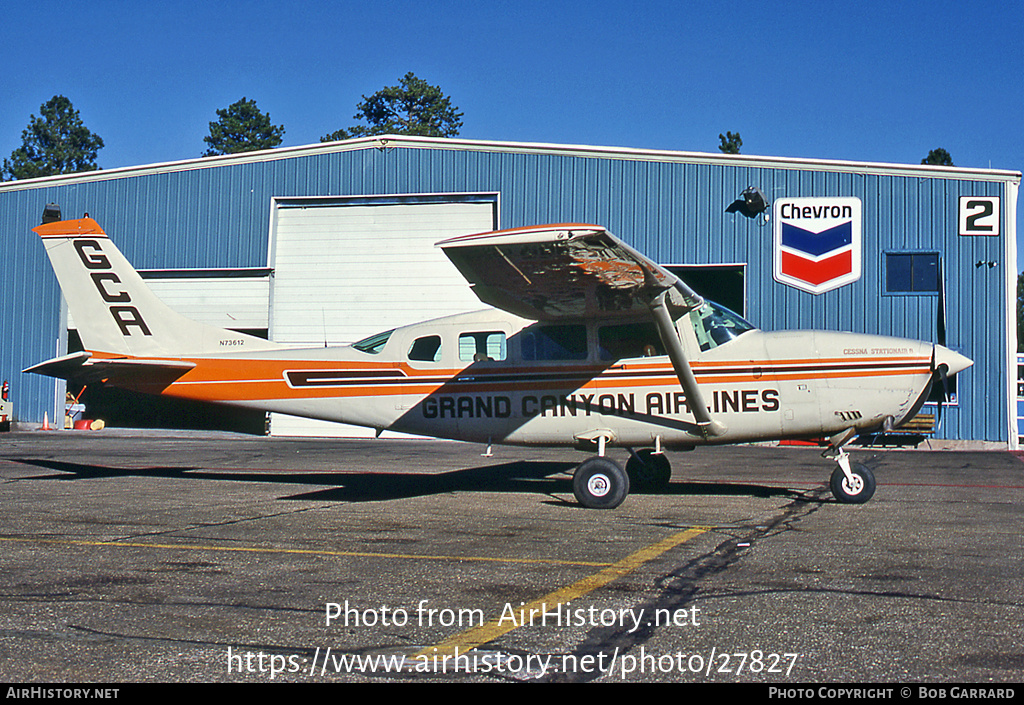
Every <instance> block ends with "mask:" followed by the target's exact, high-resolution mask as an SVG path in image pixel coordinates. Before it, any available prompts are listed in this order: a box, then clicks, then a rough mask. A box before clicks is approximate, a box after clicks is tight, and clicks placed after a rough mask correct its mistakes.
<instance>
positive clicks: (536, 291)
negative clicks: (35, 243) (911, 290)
mask: <svg viewBox="0 0 1024 705" xmlns="http://www.w3.org/2000/svg"><path fill="white" fill-rule="evenodd" d="M34 231H35V232H36V233H38V234H39V236H40V237H41V238H42V240H43V244H44V245H45V247H46V252H47V254H48V255H49V257H50V261H51V262H52V264H53V268H54V271H55V272H56V274H57V278H58V280H59V282H60V286H61V288H62V289H63V291H64V295H65V297H66V298H67V301H68V304H69V306H70V308H71V312H72V314H73V316H74V319H75V323H76V324H77V326H78V329H79V334H80V336H81V339H82V343H83V346H84V348H85V349H84V350H83V351H81V352H76V353H72V354H70V355H66V356H63V357H59V358H56V359H53V360H49V361H47V362H43V363H40V364H38V365H35V366H33V367H30V368H29V369H28V370H26V371H27V372H35V373H38V374H44V375H50V376H52V377H58V378H63V379H69V378H72V379H75V380H81V381H83V382H86V381H96V380H101V381H103V382H105V383H107V384H111V385H114V386H117V387H123V388H126V389H131V390H135V391H140V392H147V393H153V394H165V395H168V396H172V397H181V398H186V399H197V400H202V401H208V402H215V403H220V404H229V405H234V406H239V407H247V408H250V409H261V410H266V411H277V412H283V413H286V414H293V415H297V416H305V417H310V418H316V419H326V420H329V421H339V422H343V423H348V424H356V425H360V426H366V427H371V428H374V429H377V431H378V433H379V432H380V431H382V430H384V429H388V430H393V431H402V432H406V433H413V434H420V435H429V436H436V437H440V438H450V439H456V440H464V441H473V442H480V443H487V444H488V445H490V444H491V443H503V444H517V445H548V446H571V447H576V448H578V449H590V450H592V451H596V456H594V457H591V458H589V459H587V460H585V461H584V462H583V463H581V464H580V465H579V466H578V468H577V469H576V471H575V473H574V478H573V491H574V494H575V495H576V498H577V499H578V500H579V502H580V503H581V504H583V505H584V506H587V507H595V508H612V507H616V506H618V505H619V504H620V503H621V502H622V501H623V499H625V497H626V495H627V494H628V492H629V487H630V483H631V482H632V483H633V484H634V485H639V486H646V487H652V488H657V487H659V486H663V485H664V484H665V483H667V482H668V480H669V475H670V468H669V463H668V460H667V459H666V458H665V455H664V451H665V450H666V449H685V450H690V449H692V448H693V447H694V446H697V445H703V444H725V443H742V442H750V441H767V440H778V439H786V438H823V437H828V438H829V442H830V445H829V448H828V450H826V455H830V456H831V457H833V458H834V460H835V461H836V462H837V463H838V467H837V468H836V469H835V471H834V472H833V474H832V478H831V487H832V492H833V493H834V494H835V496H836V498H837V499H838V500H839V501H841V502H850V503H860V502H866V501H867V500H868V499H870V498H871V495H872V494H873V493H874V489H875V480H874V477H873V475H872V473H871V471H870V470H869V469H868V468H866V467H864V466H863V465H859V464H853V463H851V462H850V458H849V456H848V455H847V453H846V452H845V451H844V450H843V445H844V444H846V443H847V442H848V441H850V440H851V439H852V438H853V437H854V436H856V435H857V434H858V433H861V432H866V431H870V430H877V429H882V428H892V427H896V426H899V425H900V424H901V423H903V422H904V421H906V420H907V419H909V418H911V417H912V416H913V415H914V414H916V413H917V411H918V409H919V408H920V407H921V405H922V404H923V403H924V401H925V399H926V398H927V397H928V393H929V389H930V387H931V385H932V381H933V379H934V378H944V377H945V376H946V375H952V374H956V373H957V372H959V371H961V370H963V369H965V368H966V367H968V366H970V365H971V364H972V363H971V361H970V360H968V359H967V358H965V357H964V356H962V355H959V354H958V353H955V352H953V351H951V350H949V349H947V348H945V347H943V346H941V345H933V344H932V343H928V342H921V341H916V340H906V339H901V338H888V337H881V336H873V335H860V334H854V333H838V332H826V331H788V332H787V331H783V332H775V333H770V332H762V331H760V330H757V329H755V328H754V327H753V326H752V325H750V324H749V323H747V322H746V321H744V320H743V319H742V318H740V317H739V316H737V315H736V314H734V313H732V312H730V311H728V310H726V309H723V308H721V307H719V306H718V305H716V304H714V303H712V302H711V301H705V300H704V299H703V298H702V297H700V296H698V295H697V294H696V293H695V292H694V291H693V290H691V289H690V288H689V287H688V286H687V285H686V284H684V283H683V282H682V281H680V280H679V279H678V278H677V277H676V276H675V275H674V274H672V273H671V272H669V271H668V270H666V269H664V268H663V267H661V266H659V265H657V264H655V263H654V262H652V261H651V260H650V259H648V258H646V257H644V256H643V255H641V254H640V253H638V252H636V251H635V250H634V249H632V248H631V247H629V246H628V245H626V244H625V243H623V242H622V241H621V240H619V239H617V238H616V237H615V236H614V235H612V234H611V233H609V232H608V231H607V230H605V229H604V228H602V227H600V226H597V225H585V224H563V225H545V226H540V227H527V228H516V229H513V230H503V231H497V232H491V233H481V234H478V235H466V236H463V237H456V238H452V239H449V240H445V241H443V242H440V243H438V245H439V246H440V247H441V248H442V249H443V250H444V252H445V254H446V255H447V256H448V257H449V258H450V259H451V261H452V262H453V263H454V264H455V266H456V267H457V268H458V269H459V271H460V272H462V274H463V275H464V276H465V277H466V279H467V280H468V281H469V283H470V285H471V286H472V287H473V290H474V292H475V293H476V295H477V296H478V297H479V298H480V300H481V301H483V302H484V303H486V304H490V305H491V306H493V307H495V308H489V309H487V310H484V311H480V312H476V313H466V314H460V315H454V316H449V317H446V318H439V319H437V320H433V321H427V322H425V323H418V324H415V325H410V326H404V327H401V328H396V329H394V330H389V331H386V332H383V333H380V334H378V335H374V336H372V337H369V338H366V339H365V340H362V341H360V342H357V343H354V344H353V345H349V346H344V347H318V348H310V349H298V348H293V347H288V346H286V345H282V344H278V343H274V342H271V341H267V340H263V339H260V338H256V337H252V336H249V335H245V334H242V333H236V332H233V331H228V330H221V329H218V328H215V327H212V326H207V325H204V324H201V323H197V322H194V321H191V320H189V319H187V318H185V317H183V316H181V315H180V314H178V313H175V312H174V311H172V310H171V309H170V308H168V307H167V306H166V305H164V304H163V303H162V302H161V301H160V300H159V299H158V298H157V297H156V296H155V295H154V294H153V293H152V292H151V291H150V289H149V288H148V287H147V286H146V284H145V283H144V282H143V280H142V278H141V277H140V276H139V275H138V273H137V272H136V271H135V270H134V269H133V268H132V266H131V265H130V264H129V263H128V261H127V260H126V259H125V258H124V256H123V255H122V254H121V253H120V252H119V251H118V250H117V248H115V247H114V245H113V244H112V243H111V241H110V240H109V239H108V238H107V236H106V234H105V233H104V232H103V230H102V229H101V228H100V226H99V225H98V224H97V223H96V221H95V220H93V219H91V218H89V217H88V216H87V217H85V218H82V219H79V220H66V221H58V222H51V223H46V224H44V225H41V226H39V227H37V228H35V229H34ZM612 446H615V447H624V448H627V449H629V453H630V458H629V460H628V462H627V463H626V467H625V470H623V468H622V467H621V466H620V465H619V464H618V463H616V462H615V461H613V460H611V459H610V458H608V457H607V456H606V451H607V449H608V448H609V447H612ZM634 449H638V450H634Z"/></svg>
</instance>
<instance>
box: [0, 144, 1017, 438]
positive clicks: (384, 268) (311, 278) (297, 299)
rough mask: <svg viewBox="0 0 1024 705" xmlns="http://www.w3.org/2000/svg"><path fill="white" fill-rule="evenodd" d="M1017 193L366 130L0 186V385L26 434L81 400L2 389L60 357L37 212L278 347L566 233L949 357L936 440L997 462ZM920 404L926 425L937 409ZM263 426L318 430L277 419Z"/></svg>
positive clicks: (748, 297)
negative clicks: (523, 232)
mask: <svg viewBox="0 0 1024 705" xmlns="http://www.w3.org/2000/svg"><path fill="white" fill-rule="evenodd" d="M1020 180H1021V174H1020V173H1019V172H1010V171H999V170H991V169H965V168H957V167H931V166H922V165H899V164H870V163H857V162H840V161H825V160H813V159H790V158H774V157H757V156H747V155H721V154H700V153H693V152H672V151H653V150H637V149H621V148H610V147H585V146H565V145H550V144H522V143H503V142H482V141H470V140H458V139H432V138H415V137H404V136H387V137H373V138H363V139H357V140H349V141H344V142H334V143H327V144H318V145H312V146H306V147H295V148H285V149H275V150H270V151H264V152H252V153H248V154H242V155H233V156H226V157H212V158H203V159H195V160H189V161H180V162H173V163H168V164H155V165H148V166H139V167H129V168H119V169H110V170H106V171H96V172H89V173H84V174H75V175H69V176H57V177H50V178H44V179H36V180H26V181H16V182H8V183H4V184H0V231H2V233H3V235H2V237H0V262H3V264H4V269H5V271H4V276H3V287H2V288H0V321H2V326H0V330H2V340H0V379H6V380H9V381H10V395H11V402H12V405H13V407H14V414H15V417H16V420H18V421H21V422H26V423H38V422H41V421H42V420H43V416H44V414H48V415H49V418H51V419H57V420H59V419H61V418H63V417H64V412H65V403H66V401H67V398H66V395H67V394H69V393H70V394H71V395H72V396H75V397H78V396H79V395H80V394H81V393H82V390H78V389H65V385H64V383H63V382H62V381H58V380H53V379H50V378H47V377H40V376H36V375H27V374H23V373H22V372H21V370H23V369H24V368H26V367H29V366H30V365H33V364H35V363H38V362H40V361H42V360H46V359H48V358H51V357H54V356H56V355H61V354H65V353H67V352H69V351H74V350H75V346H76V344H77V339H78V338H77V333H76V331H75V328H74V321H73V320H70V318H69V315H68V312H67V306H66V304H65V303H64V302H63V301H62V297H61V293H60V290H59V288H58V286H57V282H56V279H55V277H54V276H53V274H52V272H51V270H50V266H49V264H48V262H47V259H46V256H45V254H44V252H43V248H42V246H41V245H40V243H39V242H38V238H37V237H36V236H35V235H34V234H33V233H32V232H31V231H30V228H32V227H34V226H36V225H38V224H39V223H40V218H41V214H42V212H43V209H44V206H45V205H46V204H48V203H57V204H59V205H60V207H61V208H62V212H63V217H65V218H75V217H81V216H82V214H84V213H89V215H91V216H92V217H93V218H95V219H96V220H97V221H98V222H99V223H100V225H101V226H102V227H103V228H104V230H105V231H106V232H107V233H108V235H109V236H110V237H111V239H112V240H113V241H114V242H115V244H117V246H118V247H119V248H120V249H121V250H122V251H123V252H124V253H125V255H126V256H127V257H128V259H129V260H130V261H131V262H132V263H133V264H134V265H135V266H136V268H137V269H139V270H140V271H142V273H143V276H145V277H146V278H147V279H149V283H150V284H151V285H152V287H153V288H154V289H155V290H156V291H157V293H158V294H159V295H160V296H161V297H162V298H164V299H165V301H167V302H168V303H169V304H171V305H172V306H173V307H175V308H178V309H179V310H180V311H181V312H182V313H185V314H186V315H188V316H190V317H193V318H197V319H200V320H202V321H204V322H208V323H212V324H215V325H218V326H221V327H224V328H233V329H239V330H246V331H248V332H256V333H257V334H261V335H266V336H268V337H270V338H271V339H274V340H279V341H285V342H294V343H297V344H298V343H306V344H309V343H312V344H324V343H329V344H343V343H349V342H353V341H356V340H359V339H361V338H364V337H366V336H369V335H371V334H373V333H375V332H378V331H382V330H386V329H388V328H393V327H395V326H399V325H404V324H408V323H413V322H416V321H420V320H425V319H429V318H434V317H438V316H442V315H447V314H449V313H456V312H460V311H466V310H473V309H478V308H479V307H480V305H481V304H480V303H479V302H478V301H477V299H476V298H475V296H474V295H473V294H472V292H471V291H470V289H469V287H468V286H467V285H466V283H465V281H464V280H463V279H462V278H461V276H460V275H459V274H458V272H457V271H456V270H455V268H454V267H453V266H452V265H451V264H450V263H449V262H448V260H447V259H446V258H445V257H444V255H443V253H442V252H441V251H440V250H439V249H437V248H435V247H434V243H435V242H437V241H439V240H442V239H444V238H446V237H451V236H454V235H461V234H466V233H472V232H483V231H488V230H494V229H499V228H513V227H519V226H528V225H536V224H544V223H561V222H584V223H596V224H600V225H604V226H606V227H608V228H609V229H610V230H611V231H612V232H614V233H615V234H617V235H618V236H619V237H620V238H622V239H623V240H624V241H625V242H627V243H628V244H630V245H632V246H633V247H634V248H636V249H638V250H639V251H641V252H643V253H644V254H646V255H648V256H650V257H651V258H653V259H655V260H656V261H659V262H661V263H663V264H666V265H673V266H674V267H678V272H679V273H681V274H682V276H683V277H685V278H686V279H687V281H688V282H689V283H690V284H691V285H692V286H693V287H694V288H695V289H697V290H698V291H700V292H701V293H703V294H705V295H706V296H708V297H709V298H712V299H714V300H717V301H719V302H721V303H723V304H724V305H726V306H728V307H729V308H732V309H734V310H736V311H737V312H738V313H740V314H742V315H743V316H745V317H746V318H748V319H749V320H750V321H751V322H752V323H753V324H755V325H756V326H758V327H760V328H763V329H767V330H778V329H785V328H790V329H792V328H824V329H834V330H851V331H856V332H862V333H878V334H882V335H892V336H903V337H908V338H916V339H921V340H930V341H934V342H939V343H942V344H944V345H946V346H947V347H949V348H952V349H953V350H956V351H958V352H960V353H962V354H964V355H966V356H968V357H969V358H971V359H972V360H974V366H973V367H971V368H969V369H968V370H966V371H965V372H964V373H962V374H960V375H959V376H958V378H957V379H955V380H954V381H953V383H952V384H951V388H950V390H949V392H950V394H949V396H950V397H951V399H950V401H949V403H948V404H947V405H945V406H944V408H943V409H942V414H941V417H942V418H941V424H939V427H938V428H937V429H935V431H934V433H935V437H936V438H940V439H959V440H970V441H990V442H997V443H1001V444H1005V445H1006V446H1007V447H1010V448H1016V447H1017V444H1018V440H1017V422H1016V416H1017V414H1016V388H1015V379H1016V354H1015V353H1016V346H1017V341H1016V327H1015V325H1014V318H1015V317H1014V315H1013V314H1014V310H1015V307H1014V301H1015V286H1016V276H1015V265H1016V238H1017V223H1016V212H1017V193H1018V189H1019V186H1020ZM90 394H94V395H95V396H93V398H92V400H91V401H90V400H89V395H90ZM85 400H86V402H87V410H88V411H89V412H90V413H92V418H103V414H105V413H109V414H111V415H113V416H115V417H117V416H118V415H122V416H126V417H127V418H128V422H132V423H134V422H139V421H143V422H147V423H158V424H168V425H174V424H179V423H191V422H190V421H184V420H183V419H186V418H188V417H190V415H193V414H195V413H198V412H196V410H195V409H180V408H170V409H169V408H167V407H162V406H160V405H159V404H157V403H156V402H152V401H151V400H148V399H147V400H146V401H139V400H138V399H135V400H127V401H126V400H123V399H122V400H114V401H112V400H111V399H109V398H107V397H105V396H104V395H103V394H101V393H99V392H98V391H97V390H88V389H87V390H86V391H85ZM80 401H81V399H80ZM90 404H91V407H92V408H91V409H90V408H89V406H88V405H90ZM133 408H134V410H132V409H133ZM924 410H925V412H926V413H930V414H932V415H934V416H936V417H937V416H938V415H939V414H938V409H937V406H936V405H935V404H932V405H931V406H930V407H929V406H926V407H925V409H924ZM133 414H134V417H133ZM223 414H224V412H223V411H222V410H218V411H216V412H215V413H213V414H212V416H213V417H215V418H221V417H222V416H223ZM115 422H116V420H115ZM263 423H264V420H263V418H262V417H261V418H260V419H259V420H258V426H259V430H262V428H263ZM269 426H270V430H271V431H270V432H271V433H273V434H275V435H277V434H280V435H289V434H327V433H336V432H337V431H330V430H329V429H328V428H327V425H324V424H321V423H320V422H311V421H304V420H299V419H294V418H291V417H285V416H278V415H273V416H272V418H271V419H270V424H269ZM349 431H350V430H349V429H342V430H341V432H343V433H349Z"/></svg>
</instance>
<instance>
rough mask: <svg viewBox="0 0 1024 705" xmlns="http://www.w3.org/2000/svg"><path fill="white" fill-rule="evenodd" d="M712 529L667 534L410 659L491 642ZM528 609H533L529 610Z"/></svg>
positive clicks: (701, 527) (703, 528) (451, 654)
mask: <svg viewBox="0 0 1024 705" xmlns="http://www.w3.org/2000/svg"><path fill="white" fill-rule="evenodd" d="M711 528H712V527H709V526H700V527H693V528H690V529H687V530H686V531H681V532H679V533H678V534H674V535H672V536H669V537H668V538H666V539H664V540H662V541H659V542H658V543H655V544H651V545H650V546H647V547H645V548H641V549H640V550H639V551H636V552H635V553H631V554H630V555H628V556H626V557H625V558H623V559H622V560H621V561H618V562H617V563H613V564H611V565H609V566H608V567H607V568H605V569H604V570H602V571H600V572H598V573H595V574H593V575H590V576H588V577H586V578H583V579H582V580H579V581H577V582H575V583H573V584H572V585H569V586H568V587H564V588H560V589H558V590H555V591H554V592H551V593H548V594H547V595H545V596H544V597H541V598H539V599H536V600H534V601H533V602H530V603H529V604H524V605H523V606H522V607H520V608H519V609H518V610H517V611H516V613H515V615H514V616H515V619H512V618H510V617H509V616H508V615H506V614H505V611H503V612H502V616H501V617H499V618H498V619H494V620H491V621H490V622H487V623H486V624H481V625H479V626H476V627H472V628H470V629H467V630H466V631H464V632H462V633H460V634H456V635H455V636H452V637H449V638H447V639H445V640H444V641H442V642H441V643H439V644H436V645H435V646H428V647H426V648H424V649H421V650H420V651H419V652H417V653H416V654H415V655H414V656H413V658H418V657H421V656H431V657H433V656H438V657H442V658H443V657H445V656H449V657H454V656H455V655H456V654H457V653H458V654H464V653H466V652H467V651H470V650H472V649H475V648H476V647H478V646H480V645H482V644H486V643H488V642H491V641H494V640H495V639H497V638H498V637H500V636H503V635H505V634H507V633H508V632H510V631H512V630H513V629H517V628H519V627H520V626H523V625H529V624H530V623H531V621H532V620H531V615H536V616H540V615H541V614H543V613H544V612H549V611H553V610H555V609H557V607H558V605H562V604H565V603H567V602H571V601H573V600H577V599H579V598H580V597H582V596H583V595H586V594H587V593H590V592H593V591H594V590H597V589H598V588H600V587H603V586H605V585H607V584H608V583H610V582H612V581H613V580H617V579H619V578H621V577H623V576H624V575H628V574H629V573H632V572H633V571H634V570H636V569H637V568H639V567H640V566H641V565H643V564H644V563H646V562H648V561H650V560H653V559H655V558H657V557H658V556H660V555H661V554H663V553H665V552H666V551H669V550H671V549H673V548H675V547H676V546H678V545H680V544H682V543H685V542H686V541H689V540H690V539H692V538H694V537H696V536H700V535H701V534H703V533H706V532H707V531H709V530H711ZM531 610H533V611H532V612H531Z"/></svg>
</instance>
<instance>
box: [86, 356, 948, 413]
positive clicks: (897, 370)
mask: <svg viewBox="0 0 1024 705" xmlns="http://www.w3.org/2000/svg"><path fill="white" fill-rule="evenodd" d="M93 359H96V360H103V359H126V358H124V357H123V356H116V355H111V354H106V353H93ZM127 359H131V358H127ZM160 359H165V360H183V361H187V362H192V363H195V365H196V367H195V368H193V369H191V370H189V371H188V372H186V373H185V374H184V375H182V376H181V377H180V378H179V379H177V380H175V381H174V382H173V383H171V384H170V385H166V386H163V385H147V384H145V383H137V384H132V385H130V386H131V388H133V389H137V390H138V391H143V392H150V393H162V394H165V395H168V396H174V397H183V398H188V399H197V400H201V401H223V402H246V401H263V400H273V399H324V398H332V397H338V398H354V397H369V396H397V395H427V394H432V393H436V392H439V391H440V392H442V393H452V394H474V393H475V394H479V393H488V392H510V391H550V392H552V393H555V392H565V391H566V390H577V389H579V390H585V389H609V388H643V387H648V388H650V387H673V388H674V387H677V386H678V378H677V377H676V374H675V370H674V369H673V368H672V366H671V365H670V364H665V363H625V364H624V363H616V364H612V365H609V366H594V365H586V366H571V365H552V366H539V365H537V366H531V367H516V368H491V369H486V370H484V369H474V370H470V369H469V368H456V369H436V370H422V369H416V368H413V367H411V366H410V365H408V364H406V363H378V362H355V361H338V360H315V361H311V360H282V359H268V360H263V359H251V358H247V359H241V358H202V357H200V358H160ZM692 367H693V370H694V374H695V376H696V377H697V381H698V382H699V383H700V384H741V383H760V384H764V383H766V382H773V381H795V380H830V379H856V378H866V377H894V376H903V375H914V376H917V375H927V374H930V372H931V367H930V359H929V358H927V357H878V358H858V359H856V360H850V359H846V358H824V359H814V358H810V359H806V358H805V359H788V360H772V361H768V360H761V361H756V360H753V361H751V360H746V361H704V362H695V363H693V364H692ZM794 367H802V368H804V369H800V370H793V369H787V368H794ZM727 368H735V370H736V371H735V372H727V371H726V369H727ZM346 370H348V371H352V372H355V371H359V372H360V373H361V374H365V373H366V372H372V371H374V370H379V371H381V372H382V373H383V372H385V371H386V372H389V373H390V374H389V375H388V376H387V377H382V378H381V379H365V380H364V379H355V378H352V379H347V380H346V381H345V382H344V383H338V384H316V385H310V386H303V387H293V386H290V385H289V384H288V382H287V381H286V380H285V373H286V372H313V371H329V372H336V373H337V374H338V376H339V377H344V372H345V371H346ZM396 370H399V371H400V372H401V373H402V374H403V375H404V377H396V376H395V371H396ZM467 370H468V371H467ZM755 370H756V372H755ZM716 371H717V372H716ZM459 375H462V377H461V378H460V377H459ZM531 377H532V378H534V379H531ZM538 377H539V378H541V379H536V378H538Z"/></svg>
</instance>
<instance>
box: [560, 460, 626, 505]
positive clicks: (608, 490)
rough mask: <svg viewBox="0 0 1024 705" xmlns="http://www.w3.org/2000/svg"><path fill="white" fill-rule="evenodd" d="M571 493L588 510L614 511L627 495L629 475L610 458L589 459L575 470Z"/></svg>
mask: <svg viewBox="0 0 1024 705" xmlns="http://www.w3.org/2000/svg"><path fill="white" fill-rule="evenodd" d="M572 493H573V494H574V495H576V501H577V502H579V503H580V504H582V505H583V506H584V507H587V508H589V509H614V508H615V507H617V506H619V505H620V504H622V501H623V500H624V499H626V495H628V494H629V475H627V474H626V472H625V470H623V469H622V468H621V467H619V464H618V463H616V462H615V461H614V460H611V459H610V458H603V457H600V456H598V457H594V458H590V459H588V460H584V461H583V462H582V463H580V466H579V467H578V468H576V472H575V473H574V474H573V476H572Z"/></svg>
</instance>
